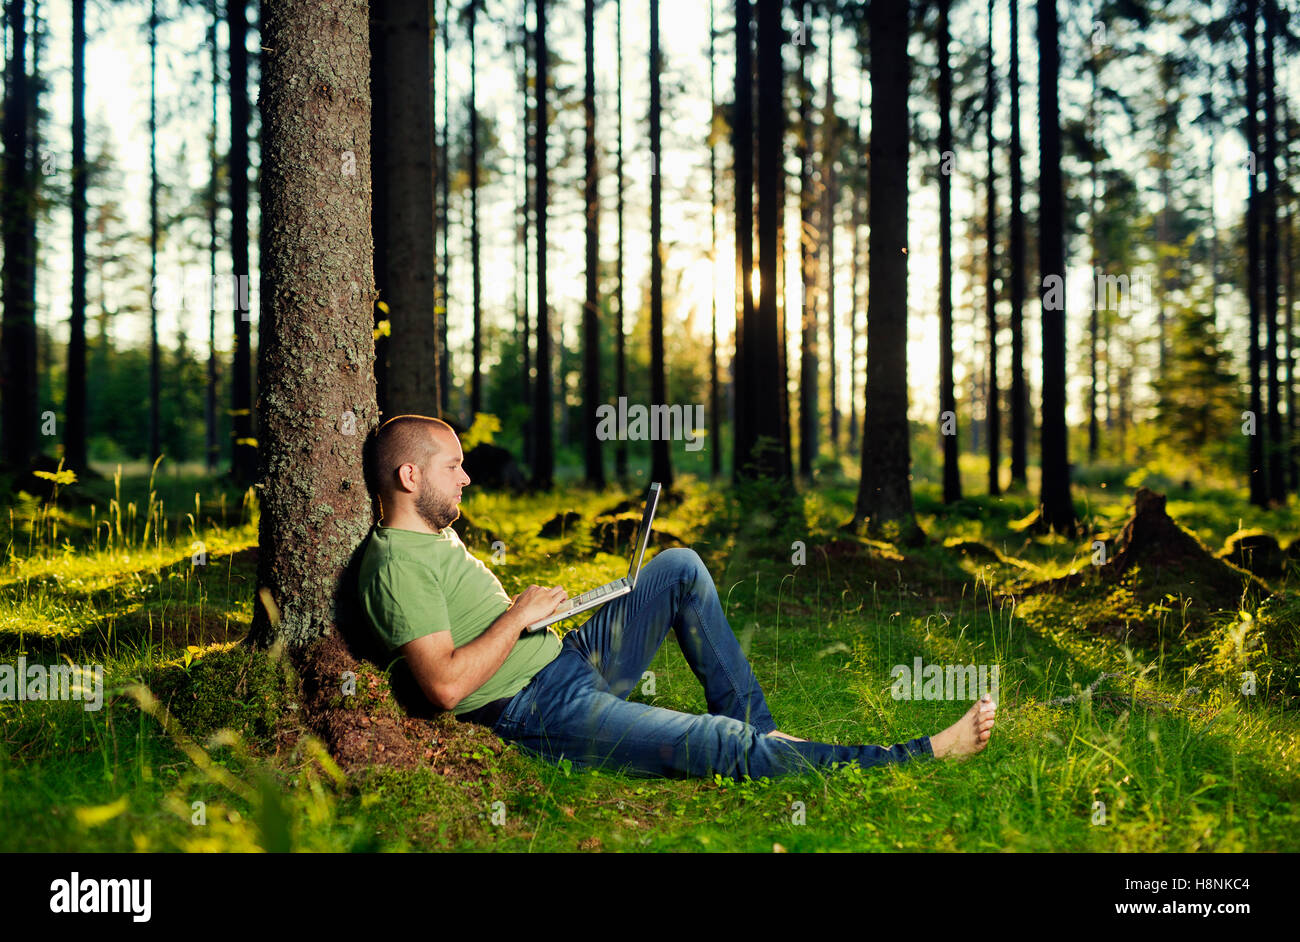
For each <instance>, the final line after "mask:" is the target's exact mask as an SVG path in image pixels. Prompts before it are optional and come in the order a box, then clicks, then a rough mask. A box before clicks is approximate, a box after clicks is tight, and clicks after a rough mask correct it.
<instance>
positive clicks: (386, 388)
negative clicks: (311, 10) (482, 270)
mask: <svg viewBox="0 0 1300 942" xmlns="http://www.w3.org/2000/svg"><path fill="white" fill-rule="evenodd" d="M432 12H433V11H432V9H431V0H374V2H373V3H372V6H371V18H372V24H371V39H372V46H371V51H372V56H373V60H372V61H373V63H374V67H373V68H372V70H371V80H372V84H371V90H372V94H373V102H374V109H373V110H374V125H373V127H372V128H371V140H372V142H373V150H372V154H373V163H372V166H373V168H374V206H373V209H372V217H373V225H374V232H375V262H374V271H375V285H376V288H377V290H378V292H379V300H381V301H383V302H384V303H385V304H386V305H387V307H388V310H387V312H386V314H385V316H386V317H387V319H388V324H389V331H390V333H389V336H388V337H387V338H385V339H384V341H383V342H381V343H379V344H377V346H381V347H382V348H383V349H384V350H386V351H387V361H388V362H387V371H386V375H385V376H384V384H383V385H382V386H380V384H379V383H378V382H377V384H376V385H377V387H379V388H380V389H382V395H381V396H380V397H379V400H380V403H381V407H382V408H383V411H384V417H385V418H388V417H390V416H394V415H402V414H405V413H415V414H418V415H432V416H437V415H440V414H441V413H442V411H443V403H442V402H441V395H440V390H439V388H438V354H439V351H438V316H437V314H436V312H435V294H434V276H435V272H436V268H435V265H436V259H435V255H434V241H433V236H434V225H433V222H434V216H435V213H436V207H435V205H434V191H433V181H434V166H433V108H432V102H431V101H430V90H431V89H432V88H433V75H432V74H431V72H430V62H431V60H432V56H431V54H432V49H431V40H432V31H431V26H432ZM443 25H444V28H445V26H446V24H443ZM377 379H378V378H377Z"/></svg>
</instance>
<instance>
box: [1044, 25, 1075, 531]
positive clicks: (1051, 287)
mask: <svg viewBox="0 0 1300 942" xmlns="http://www.w3.org/2000/svg"><path fill="white" fill-rule="evenodd" d="M1059 72H1060V47H1059V46H1058V45H1057V19H1056V0H1038V87H1039V89H1040V91H1039V98H1038V141H1039V148H1040V150H1039V155H1040V158H1039V175H1038V190H1039V206H1040V207H1041V208H1040V210H1039V215H1040V219H1039V227H1038V258H1039V267H1040V269H1041V271H1042V273H1043V279H1042V280H1043V285H1042V308H1043V432H1042V448H1043V457H1042V471H1043V480H1042V495H1041V499H1040V504H1041V510H1042V522H1043V523H1044V524H1046V525H1047V526H1048V527H1050V528H1051V529H1052V530H1053V531H1055V532H1057V533H1073V532H1074V530H1075V527H1076V523H1077V517H1076V516H1075V512H1074V501H1073V500H1072V499H1071V497H1070V458H1069V440H1068V429H1067V427H1066V424H1065V225H1064V224H1065V218H1064V217H1065V192H1064V188H1063V185H1062V181H1061V121H1060V105H1059V100H1058V98H1057V94H1058V93H1057V77H1058V73H1059Z"/></svg>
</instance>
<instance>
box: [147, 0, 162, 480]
mask: <svg viewBox="0 0 1300 942" xmlns="http://www.w3.org/2000/svg"><path fill="white" fill-rule="evenodd" d="M157 86H158V3H157V0H151V2H150V4H149V285H150V290H151V297H150V302H149V455H148V458H149V460H150V461H151V462H152V461H155V460H157V458H158V457H159V456H160V455H161V454H162V420H161V418H160V416H159V407H160V405H161V403H162V389H161V383H162V360H161V354H160V351H159V349H158V302H157V298H156V297H154V296H153V294H152V292H154V291H156V290H157V285H158V90H157Z"/></svg>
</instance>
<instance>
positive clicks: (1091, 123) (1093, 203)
mask: <svg viewBox="0 0 1300 942" xmlns="http://www.w3.org/2000/svg"><path fill="white" fill-rule="evenodd" d="M1013 2H1014V0H1013ZM1092 16H1093V22H1098V20H1097V10H1096V8H1095V7H1094V8H1093V14H1092ZM1091 48H1092V54H1091V56H1090V58H1089V62H1088V71H1089V72H1090V73H1091V79H1092V93H1091V95H1090V96H1089V97H1088V139H1089V145H1090V146H1089V150H1090V151H1091V153H1090V154H1089V155H1088V158H1089V159H1088V230H1089V232H1088V247H1089V252H1090V258H1089V262H1088V272H1089V277H1090V279H1091V281H1092V285H1091V292H1090V294H1091V298H1092V300H1091V303H1090V304H1089V305H1088V460H1089V461H1090V462H1094V463H1095V462H1096V461H1097V447H1098V438H1099V429H1098V427H1097V301H1098V298H1099V297H1101V291H1100V290H1099V282H1098V279H1099V278H1100V277H1101V269H1100V267H1099V266H1100V261H1101V260H1100V258H1099V256H1098V252H1097V229H1098V226H1099V219H1100V210H1099V205H1098V202H1097V160H1098V154H1100V153H1101V142H1100V140H1099V135H1098V133H1097V92H1098V89H1097V85H1098V81H1097V71H1098V68H1099V64H1098V62H1097V47H1096V45H1095V44H1094V45H1093V46H1092V47H1091Z"/></svg>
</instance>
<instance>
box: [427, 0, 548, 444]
mask: <svg viewBox="0 0 1300 942" xmlns="http://www.w3.org/2000/svg"><path fill="white" fill-rule="evenodd" d="M520 23H521V24H522V27H521V29H522V33H523V36H522V41H521V47H522V50H523V57H522V58H523V62H522V63H521V65H520V75H519V88H520V91H521V94H522V95H523V101H522V102H521V103H520V104H521V107H520V114H521V115H522V116H523V117H522V120H523V127H524V133H523V145H524V150H523V154H522V162H523V167H524V171H523V173H524V180H523V183H524V196H523V201H522V203H523V205H522V207H521V211H520V217H521V218H520V232H521V238H522V242H523V245H522V250H523V253H522V254H523V307H524V312H523V313H524V325H523V327H524V330H523V338H522V341H521V343H522V345H523V356H524V370H523V389H522V390H521V391H522V393H523V399H521V400H520V401H521V402H524V403H531V402H532V401H533V349H532V346H533V340H532V336H533V326H532V325H533V320H532V314H531V310H532V308H531V305H532V279H531V277H530V275H529V263H530V261H531V255H532V253H531V251H530V247H529V242H528V240H529V233H530V232H531V231H532V214H533V180H532V159H531V157H530V155H531V154H532V149H533V123H532V122H533V109H532V108H531V107H530V106H529V101H528V63H529V62H530V61H531V58H530V57H531V54H532V44H531V42H530V40H529V32H528V0H523V7H522V9H521V11H520ZM443 71H444V73H445V72H446V70H445V69H444V70H443ZM523 440H524V461H525V462H527V464H528V466H529V467H532V464H533V424H532V422H528V421H526V422H524V434H523Z"/></svg>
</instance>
